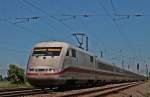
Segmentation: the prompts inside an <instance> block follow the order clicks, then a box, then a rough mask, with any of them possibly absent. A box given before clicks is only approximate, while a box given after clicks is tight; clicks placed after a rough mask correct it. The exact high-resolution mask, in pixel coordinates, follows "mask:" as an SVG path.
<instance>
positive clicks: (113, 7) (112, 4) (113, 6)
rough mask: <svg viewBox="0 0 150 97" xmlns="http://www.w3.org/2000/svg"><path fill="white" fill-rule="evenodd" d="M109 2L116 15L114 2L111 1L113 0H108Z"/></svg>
mask: <svg viewBox="0 0 150 97" xmlns="http://www.w3.org/2000/svg"><path fill="white" fill-rule="evenodd" d="M110 3H111V6H112V9H113V12H114V15H117V12H116V8H115V5H114V3H113V0H110Z"/></svg>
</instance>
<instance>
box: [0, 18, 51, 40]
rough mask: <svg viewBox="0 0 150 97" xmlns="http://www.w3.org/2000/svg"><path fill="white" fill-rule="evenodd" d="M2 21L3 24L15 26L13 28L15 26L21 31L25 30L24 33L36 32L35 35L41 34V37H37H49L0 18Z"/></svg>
mask: <svg viewBox="0 0 150 97" xmlns="http://www.w3.org/2000/svg"><path fill="white" fill-rule="evenodd" d="M0 21H1V22H6V23H8V24H11V25H13V26H15V27H17V28H19V29H22V30H24V31H28V32H34V34H39V35H40V36H39V35H37V36H39V37H44V38H45V37H48V36H47V35H44V34H43V33H39V32H35V31H32V30H31V29H29V28H26V27H24V26H21V25H17V24H15V23H13V22H11V21H9V20H7V19H4V18H1V17H0Z"/></svg>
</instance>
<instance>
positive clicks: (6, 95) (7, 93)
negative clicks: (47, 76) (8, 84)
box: [0, 88, 44, 97]
mask: <svg viewBox="0 0 150 97" xmlns="http://www.w3.org/2000/svg"><path fill="white" fill-rule="evenodd" d="M42 93H44V91H42V90H41V89H33V88H15V89H0V97H17V96H19V97H20V96H25V95H33V94H42Z"/></svg>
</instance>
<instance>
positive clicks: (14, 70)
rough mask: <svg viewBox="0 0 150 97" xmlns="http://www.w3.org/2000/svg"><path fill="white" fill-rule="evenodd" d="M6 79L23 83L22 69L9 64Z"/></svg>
mask: <svg viewBox="0 0 150 97" xmlns="http://www.w3.org/2000/svg"><path fill="white" fill-rule="evenodd" d="M8 79H9V80H10V81H11V82H12V83H15V84H22V83H25V74H24V70H23V69H22V68H19V67H18V66H16V65H14V64H10V65H9V70H8Z"/></svg>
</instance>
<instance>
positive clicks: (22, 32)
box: [0, 0, 150, 73]
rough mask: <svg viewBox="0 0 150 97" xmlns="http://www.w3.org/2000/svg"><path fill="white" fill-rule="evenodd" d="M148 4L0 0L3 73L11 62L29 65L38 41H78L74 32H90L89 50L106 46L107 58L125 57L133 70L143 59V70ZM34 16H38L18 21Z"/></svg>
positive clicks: (147, 56) (135, 0)
mask: <svg viewBox="0 0 150 97" xmlns="http://www.w3.org/2000/svg"><path fill="white" fill-rule="evenodd" d="M149 4H150V1H149V0H112V3H111V0H0V49H1V50H0V54H1V56H0V59H1V60H0V65H1V69H2V72H3V73H4V72H5V73H6V69H7V66H8V64H19V65H20V66H21V67H23V68H26V64H27V61H28V56H29V54H30V51H31V48H32V47H33V45H34V44H36V43H37V42H40V41H51V40H61V41H67V42H69V43H72V44H74V45H76V43H77V42H76V40H75V38H73V36H72V33H74V32H83V33H85V34H87V35H88V36H89V49H90V51H91V52H93V53H95V54H96V55H97V56H99V55H100V51H101V50H102V51H103V56H104V58H105V59H107V60H109V61H110V62H112V63H116V64H120V63H121V60H120V57H121V56H123V60H124V61H125V65H126V67H127V65H128V64H130V65H132V66H133V67H134V69H135V67H136V63H137V62H139V63H140V64H141V67H142V68H143V70H144V64H150V61H149V60H150V51H149V49H150V45H149V42H150V38H149V36H150V33H149V32H150V28H149V25H150V19H149V17H150V10H149V9H150V6H149ZM85 14H89V16H88V17H85V16H83V15H85ZM115 14H117V15H125V16H115ZM64 15H66V16H64ZM135 15H142V16H135ZM35 16H37V17H40V18H39V19H36V20H34V19H30V20H29V21H27V20H25V19H16V18H24V17H25V18H30V17H35ZM73 16H74V17H75V18H74V17H73ZM21 21H23V22H21ZM19 22H20V23H19ZM118 66H121V65H118Z"/></svg>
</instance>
